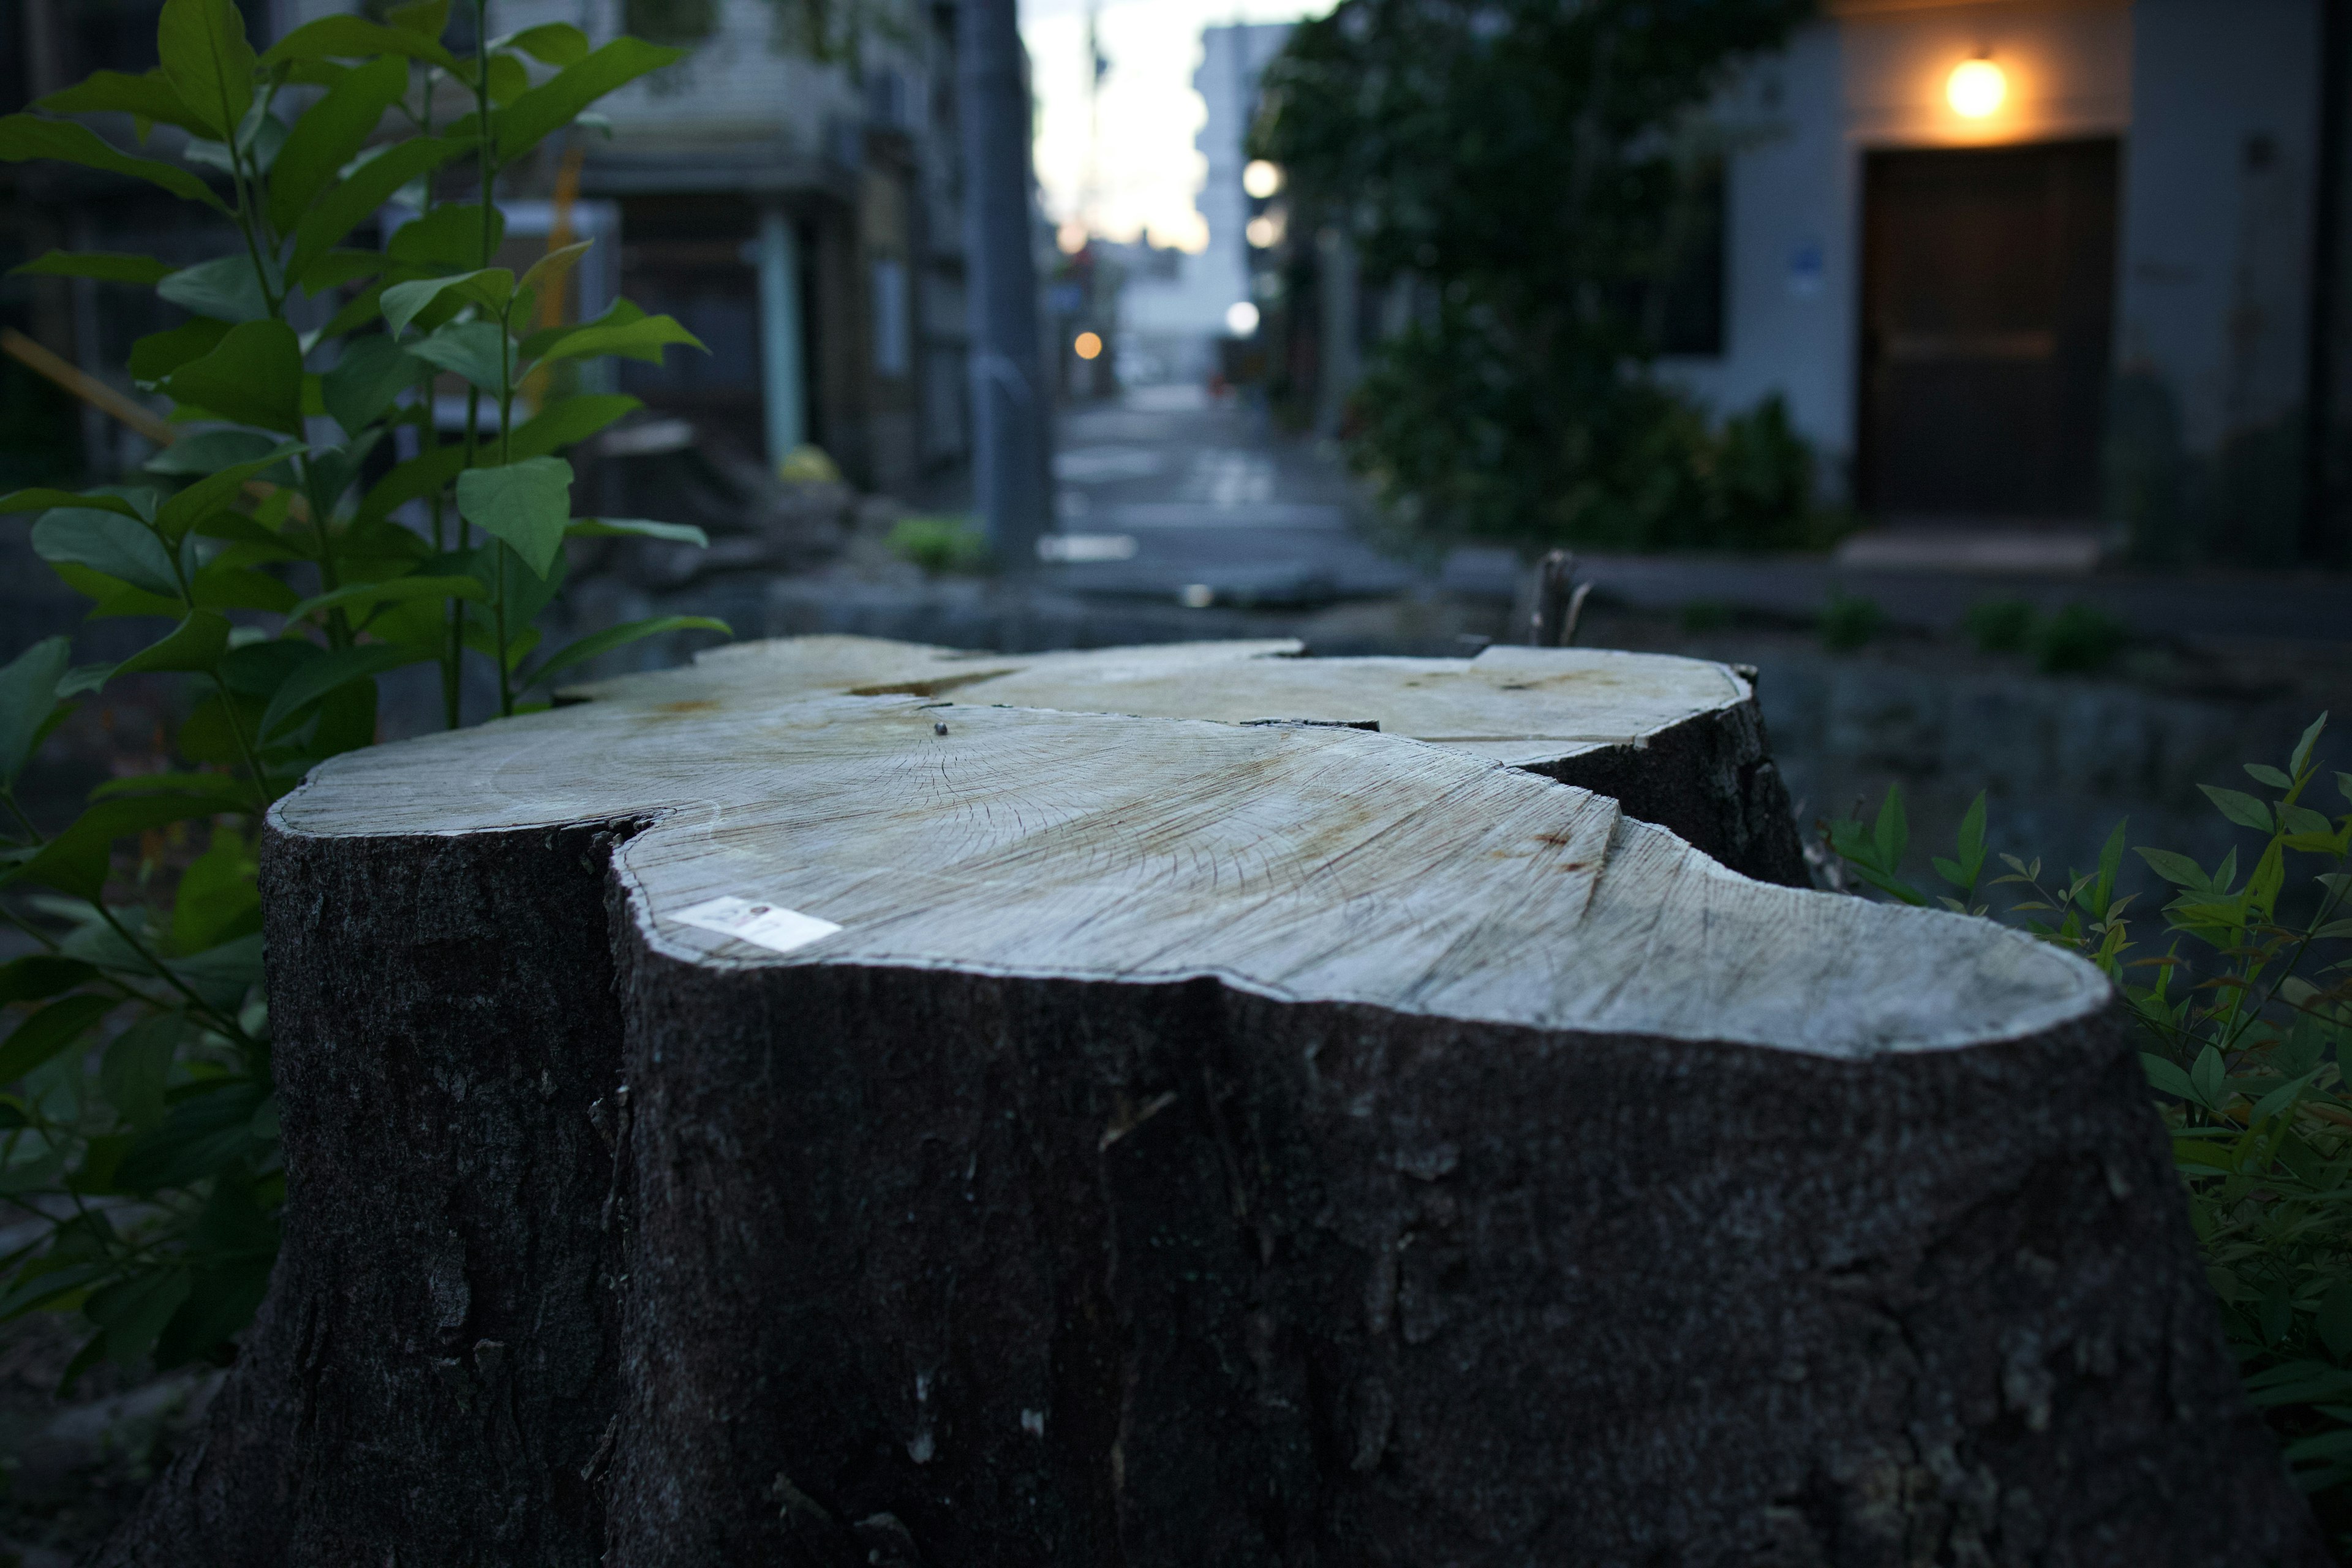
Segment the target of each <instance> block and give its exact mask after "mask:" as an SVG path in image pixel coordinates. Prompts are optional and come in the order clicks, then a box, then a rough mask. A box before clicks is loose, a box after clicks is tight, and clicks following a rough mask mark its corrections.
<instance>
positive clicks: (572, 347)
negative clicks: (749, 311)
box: [523, 310, 710, 364]
mask: <svg viewBox="0 0 2352 1568" xmlns="http://www.w3.org/2000/svg"><path fill="white" fill-rule="evenodd" d="M611 314H612V312H611V311H609V310H608V311H606V312H605V315H606V316H610V315H611ZM542 336H551V337H552V338H553V339H554V341H553V342H550V343H549V344H548V345H547V346H546V347H545V348H544V349H543V350H541V351H540V352H539V359H540V362H541V363H543V364H553V363H556V362H557V361H559V360H567V359H585V358H592V357H594V356H597V355H602V354H615V355H618V356H619V357H620V358H622V359H633V360H640V361H643V362H644V363H646V364H659V363H661V360H662V350H663V349H664V348H665V347H667V346H668V345H669V344H672V343H683V344H685V345H686V346H687V347H688V348H695V349H702V352H703V353H709V352H710V351H709V349H703V347H702V340H701V339H700V338H698V337H696V336H695V335H694V334H693V333H692V332H689V331H687V330H686V329H685V328H684V327H682V326H680V325H678V323H677V321H675V320H673V319H672V318H670V317H668V316H640V317H638V318H637V319H636V320H635V321H620V322H616V323H609V324H608V323H607V322H606V321H604V319H603V318H599V319H598V320H597V321H592V322H590V323H588V324H587V325H585V326H582V327H568V328H564V327H559V328H554V329H551V332H550V333H547V334H533V337H532V340H531V341H532V342H538V341H539V340H540V338H541V337H542ZM523 352H524V353H531V352H533V351H532V350H531V348H530V345H529V344H526V345H525V346H524V350H523Z"/></svg>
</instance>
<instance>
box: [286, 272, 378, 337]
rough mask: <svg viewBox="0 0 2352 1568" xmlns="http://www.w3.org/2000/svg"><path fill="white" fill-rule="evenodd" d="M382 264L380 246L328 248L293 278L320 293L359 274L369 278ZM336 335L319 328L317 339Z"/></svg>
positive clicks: (357, 278) (353, 280)
mask: <svg viewBox="0 0 2352 1568" xmlns="http://www.w3.org/2000/svg"><path fill="white" fill-rule="evenodd" d="M384 264H385V258H384V254H383V252H382V251H380V250H330V251H328V252H327V253H326V254H325V255H323V256H321V257H320V258H318V259H316V260H315V261H313V262H311V263H310V269H309V270H308V271H306V272H304V273H303V274H302V275H301V276H300V277H299V278H297V279H295V280H294V281H296V282H297V283H299V284H300V285H301V286H302V287H303V288H304V289H308V290H309V291H310V292H311V293H313V294H322V293H324V292H326V291H327V290H328V289H341V288H342V287H343V286H344V285H345V284H348V283H356V282H358V281H359V280H360V279H362V278H373V277H374V276H375V275H376V274H377V273H379V272H381V271H383V268H384ZM337 335H338V334H337V333H334V332H330V331H321V332H320V333H319V339H320V340H323V339H326V338H331V337H335V336H337ZM314 341H318V340H314Z"/></svg>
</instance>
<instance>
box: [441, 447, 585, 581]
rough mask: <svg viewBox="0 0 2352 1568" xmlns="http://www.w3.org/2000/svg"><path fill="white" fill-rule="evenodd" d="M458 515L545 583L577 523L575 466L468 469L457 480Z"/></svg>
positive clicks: (550, 463)
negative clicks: (565, 531)
mask: <svg viewBox="0 0 2352 1568" xmlns="http://www.w3.org/2000/svg"><path fill="white" fill-rule="evenodd" d="M457 510H458V512H459V513H460V514H461V515H463V516H464V518H465V519H466V521H468V522H470V523H472V524H473V525H474V526H475V527H477V528H479V529H481V530H483V531H485V532H487V533H488V534H489V535H491V537H493V538H496V539H501V540H504V541H505V542H507V543H508V544H509V545H510V546H511V547H512V548H513V550H514V552H515V553H516V554H518V555H520V557H521V558H522V561H523V564H525V565H526V566H529V567H530V569H531V571H532V572H533V573H534V574H537V575H538V576H541V577H544V576H546V575H547V573H548V568H549V567H551V566H552V565H553V564H554V563H555V557H556V555H557V554H558V553H559V552H561V551H562V548H563V529H564V525H565V524H566V523H568V522H569V521H571V520H572V465H571V464H569V463H567V462H565V461H564V460H563V459H562V458H524V459H523V460H522V461H520V462H519V463H509V464H508V465H507V466H506V467H505V468H468V469H467V470H466V471H465V472H464V473H462V474H459V475H458V476H457Z"/></svg>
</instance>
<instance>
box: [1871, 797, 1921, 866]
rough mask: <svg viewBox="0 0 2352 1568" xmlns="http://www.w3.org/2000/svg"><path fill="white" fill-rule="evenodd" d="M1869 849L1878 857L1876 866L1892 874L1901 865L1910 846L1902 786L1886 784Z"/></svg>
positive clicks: (1908, 825) (1872, 825) (1872, 826)
mask: <svg viewBox="0 0 2352 1568" xmlns="http://www.w3.org/2000/svg"><path fill="white" fill-rule="evenodd" d="M1870 841H1871V847H1872V849H1873V850H1874V851H1875V852H1876V854H1877V856H1878V866H1879V868H1880V869H1881V870H1883V871H1886V872H1889V873H1892V872H1893V871H1894V870H1895V868H1897V867H1899V866H1900V865H1902V863H1903V853H1904V851H1905V850H1906V849H1908V848H1909V847H1910V846H1911V826H1910V823H1909V821H1908V820H1907V819H1906V817H1905V816H1904V812H1903V786H1902V785H1900V784H1888V785H1887V786H1886V798H1885V800H1884V801H1883V802H1881V803H1880V805H1879V807H1878V820H1877V821H1875V822H1874V823H1872V824H1871V827H1870Z"/></svg>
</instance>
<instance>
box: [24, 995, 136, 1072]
mask: <svg viewBox="0 0 2352 1568" xmlns="http://www.w3.org/2000/svg"><path fill="white" fill-rule="evenodd" d="M121 1005H122V1004H121V999H120V998H118V997H113V996H89V995H76V996H68V997H64V998H62V999H60V1000H58V1001H56V1002H52V1003H50V1004H49V1005H47V1006H46V1007H44V1008H42V1009H41V1010H40V1011H39V1012H37V1013H35V1014H34V1015H33V1016H31V1017H29V1018H27V1019H26V1020H25V1021H24V1022H23V1023H22V1024H19V1025H17V1026H16V1031H15V1033H13V1034H11V1035H10V1036H9V1037H8V1038H7V1041H6V1042H5V1044H0V1083H15V1082H16V1080H17V1079H21V1078H23V1077H24V1076H25V1075H26V1073H28V1072H31V1071H32V1070H33V1069H34V1068H37V1067H40V1066H42V1065H43V1064H44V1063H46V1062H47V1061H48V1060H49V1059H50V1058H53V1057H55V1056H57V1055H58V1053H59V1052H60V1051H62V1050H64V1049H65V1048H66V1047H68V1046H70V1045H72V1044H73V1043H74V1042H75V1041H76V1040H79V1039H80V1038H81V1037H83V1036H84V1035H86V1034H88V1033H89V1031H90V1029H91V1028H92V1026H95V1025H96V1024H97V1023H98V1021H99V1020H100V1018H103V1017H105V1016H107V1015H108V1014H109V1013H111V1012H113V1011H114V1009H115V1008H117V1007H119V1006H121Z"/></svg>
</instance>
